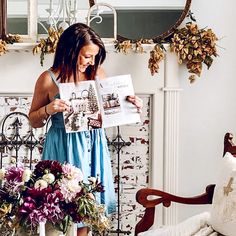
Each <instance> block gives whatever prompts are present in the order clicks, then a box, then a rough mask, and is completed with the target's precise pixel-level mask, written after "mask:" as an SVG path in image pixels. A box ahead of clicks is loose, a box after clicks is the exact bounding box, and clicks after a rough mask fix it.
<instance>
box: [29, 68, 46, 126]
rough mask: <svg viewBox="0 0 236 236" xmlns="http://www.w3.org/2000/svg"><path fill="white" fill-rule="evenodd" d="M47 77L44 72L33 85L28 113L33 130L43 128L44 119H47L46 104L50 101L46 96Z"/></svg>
mask: <svg viewBox="0 0 236 236" xmlns="http://www.w3.org/2000/svg"><path fill="white" fill-rule="evenodd" d="M47 76H48V75H47V74H46V72H44V73H43V74H41V75H40V77H39V78H38V80H37V82H36V84H35V89H34V94H33V100H32V103H31V108H30V111H29V120H30V122H31V125H32V127H34V128H39V127H42V126H44V124H45V121H46V119H47V118H48V117H49V113H48V111H47V104H48V103H49V102H50V100H49V94H48V86H49V82H48V78H47Z"/></svg>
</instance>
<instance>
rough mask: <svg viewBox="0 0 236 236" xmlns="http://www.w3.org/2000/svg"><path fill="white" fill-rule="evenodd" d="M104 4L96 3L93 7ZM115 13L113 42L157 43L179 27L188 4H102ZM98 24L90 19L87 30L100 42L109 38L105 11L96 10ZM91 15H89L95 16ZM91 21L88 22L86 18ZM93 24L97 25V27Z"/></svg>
mask: <svg viewBox="0 0 236 236" xmlns="http://www.w3.org/2000/svg"><path fill="white" fill-rule="evenodd" d="M102 2H104V1H102V0H97V1H96V3H102ZM106 3H108V4H110V5H111V6H113V7H114V8H115V9H116V12H117V39H118V40H119V41H124V40H131V41H137V40H140V39H153V41H154V42H159V41H161V40H163V39H165V38H167V37H168V36H169V35H171V34H172V33H173V32H174V30H175V29H176V28H177V27H178V26H179V25H180V24H181V23H182V21H183V20H184V18H185V17H186V15H187V13H188V12H189V8H190V5H191V0H145V1H139V2H137V1H128V2H127V1H125V0H120V1H115V0H106ZM99 11H100V12H101V13H99V15H100V16H101V17H102V19H103V20H102V22H99V21H98V20H96V19H94V21H91V23H90V25H91V27H92V28H93V29H94V30H95V31H96V32H98V33H99V34H100V36H101V37H102V38H110V37H112V35H113V32H112V31H113V15H112V12H111V11H108V10H107V9H102V8H101V9H100V8H99V9H97V12H99ZM97 12H94V14H93V15H96V14H97ZM90 19H91V18H90ZM97 21H98V22H99V23H97Z"/></svg>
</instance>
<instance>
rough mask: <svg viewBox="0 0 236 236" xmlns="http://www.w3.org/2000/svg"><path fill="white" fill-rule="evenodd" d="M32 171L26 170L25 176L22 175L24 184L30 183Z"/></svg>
mask: <svg viewBox="0 0 236 236" xmlns="http://www.w3.org/2000/svg"><path fill="white" fill-rule="evenodd" d="M31 174H32V171H31V170H29V169H26V170H24V172H23V175H22V181H23V182H28V181H29V180H30V177H31Z"/></svg>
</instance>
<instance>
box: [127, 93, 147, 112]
mask: <svg viewBox="0 0 236 236" xmlns="http://www.w3.org/2000/svg"><path fill="white" fill-rule="evenodd" d="M126 100H127V101H128V102H131V103H132V104H134V105H135V106H136V107H137V111H138V112H139V113H142V108H143V100H142V99H141V98H139V97H138V96H136V95H129V96H127V97H126Z"/></svg>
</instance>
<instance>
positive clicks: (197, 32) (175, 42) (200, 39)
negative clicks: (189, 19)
mask: <svg viewBox="0 0 236 236" xmlns="http://www.w3.org/2000/svg"><path fill="white" fill-rule="evenodd" d="M217 40H218V38H217V37H216V35H215V34H214V33H213V31H212V30H211V29H199V28H198V26H197V25H196V24H193V23H187V24H186V26H185V27H184V28H181V29H177V30H176V32H175V33H174V35H173V37H172V39H171V44H170V49H171V51H172V52H175V53H176V54H177V56H178V62H179V63H180V64H182V63H185V64H186V67H187V69H188V71H189V73H192V74H193V75H191V76H190V77H189V80H190V82H193V81H194V80H195V76H194V75H197V76H200V75H201V72H202V65H203V63H204V64H206V65H207V68H208V69H209V68H210V66H211V65H212V62H213V56H214V57H217V56H218V54H217V50H216V42H217Z"/></svg>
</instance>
